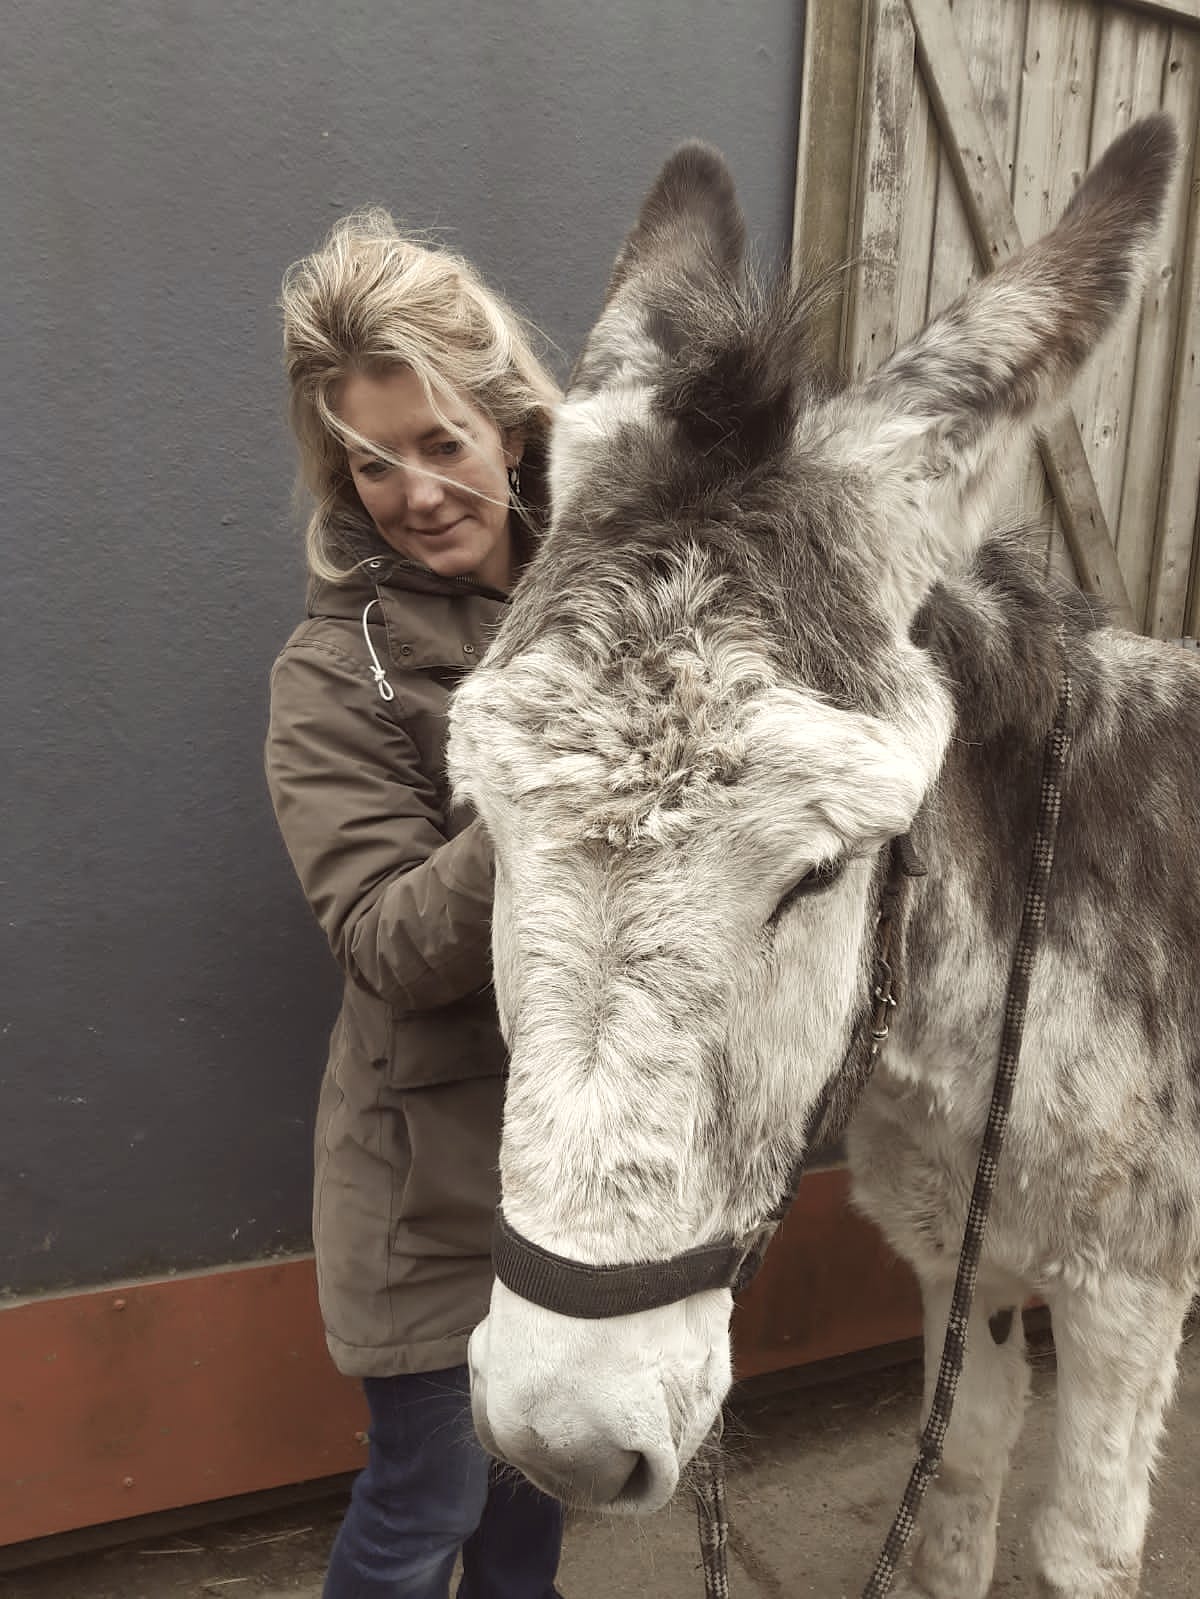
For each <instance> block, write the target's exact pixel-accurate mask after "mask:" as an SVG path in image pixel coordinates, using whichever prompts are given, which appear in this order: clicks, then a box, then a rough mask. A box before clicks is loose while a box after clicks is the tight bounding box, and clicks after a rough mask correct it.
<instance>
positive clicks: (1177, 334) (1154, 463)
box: [1122, 28, 1200, 638]
mask: <svg viewBox="0 0 1200 1599" xmlns="http://www.w3.org/2000/svg"><path fill="white" fill-rule="evenodd" d="M1163 107H1164V109H1166V110H1168V111H1170V112H1172V113H1173V115H1174V117H1175V125H1176V128H1177V129H1178V131H1179V135H1180V146H1181V148H1180V168H1179V176H1178V177H1177V178H1176V180H1175V187H1174V189H1173V191H1172V194H1171V198H1170V211H1169V213H1168V221H1167V232H1166V239H1165V244H1166V249H1165V251H1164V264H1163V266H1162V267H1160V269H1159V271H1158V272H1156V273H1154V274H1153V275H1152V276H1151V282H1150V291H1149V293H1148V295H1147V309H1146V312H1145V313H1144V316H1143V330H1142V338H1141V343H1140V346H1139V350H1138V375H1137V389H1136V394H1137V400H1136V404H1137V416H1138V420H1137V431H1136V434H1135V436H1134V438H1133V439H1132V440H1131V441H1130V452H1129V461H1128V463H1127V464H1126V468H1125V490H1124V500H1126V501H1128V508H1126V506H1125V504H1124V503H1123V505H1122V519H1123V520H1124V519H1125V518H1127V517H1128V518H1132V517H1133V516H1134V515H1142V516H1148V515H1149V511H1148V508H1149V507H1153V506H1155V505H1156V504H1157V514H1156V516H1155V528H1154V552H1153V559H1152V562H1151V569H1150V592H1149V596H1148V600H1147V605H1146V614H1145V626H1146V631H1147V632H1148V633H1150V634H1152V635H1153V636H1154V637H1155V638H1177V637H1178V636H1179V635H1180V634H1181V633H1183V632H1189V633H1195V632H1196V630H1197V627H1198V626H1200V615H1195V614H1194V615H1193V616H1192V617H1191V618H1190V619H1189V617H1188V614H1187V595H1188V577H1189V568H1190V569H1191V570H1192V573H1193V575H1194V574H1195V573H1197V572H1200V528H1198V527H1197V523H1196V512H1197V500H1198V499H1200V134H1198V131H1197V127H1198V124H1200V33H1196V32H1193V31H1191V30H1184V29H1182V28H1177V29H1175V30H1173V32H1172V35H1171V40H1170V46H1169V48H1168V51H1167V70H1166V73H1165V74H1164V78H1163ZM1189 179H1190V181H1189Z"/></svg>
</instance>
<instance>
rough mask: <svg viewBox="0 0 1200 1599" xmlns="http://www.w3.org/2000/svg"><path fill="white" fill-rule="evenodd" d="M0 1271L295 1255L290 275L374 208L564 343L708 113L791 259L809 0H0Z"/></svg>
mask: <svg viewBox="0 0 1200 1599" xmlns="http://www.w3.org/2000/svg"><path fill="white" fill-rule="evenodd" d="M4 10H5V15H4V19H3V32H4V40H5V48H4V52H3V58H2V60H0V149H3V151H4V152H5V160H4V163H3V172H4V179H3V183H4V191H5V192H4V193H3V209H2V211H0V215H3V217H4V227H3V229H2V230H0V294H2V295H3V312H4V319H3V321H4V330H5V332H4V340H5V359H4V361H3V364H2V369H0V415H2V416H3V418H4V422H3V427H2V429H0V435H2V438H0V449H3V452H4V468H5V479H4V480H5V484H6V489H5V496H4V501H5V508H6V512H7V522H8V536H7V539H6V551H5V558H4V571H5V581H4V583H3V585H2V592H3V605H4V614H3V623H2V628H0V640H2V650H3V656H2V659H0V682H2V692H3V695H4V698H5V706H4V718H5V735H4V750H5V755H6V762H5V765H6V768H7V772H6V780H5V782H4V783H3V785H2V799H0V803H2V804H3V806H4V815H3V838H4V842H5V850H4V856H5V861H4V866H3V873H2V892H3V912H4V914H3V917H2V918H0V926H2V933H3V944H2V946H0V974H2V975H0V983H2V985H3V987H2V993H0V1107H2V1111H0V1287H6V1288H7V1289H9V1290H11V1291H16V1292H31V1291H35V1290H39V1289H44V1288H48V1287H57V1286H63V1285H67V1284H74V1283H86V1282H94V1281H100V1280H106V1279H111V1278H113V1277H118V1276H125V1275H134V1274H138V1273H141V1272H158V1271H162V1270H165V1269H170V1268H181V1269H182V1268H186V1267H192V1266H197V1265H202V1264H208V1263H216V1262H222V1261H233V1260H244V1259H247V1258H251V1257H254V1256H257V1255H262V1254H265V1253H269V1252H271V1251H273V1250H277V1249H291V1248H296V1247H304V1246H306V1244H307V1228H308V1174H309V1124H310V1118H311V1115H312V1110H313V1106H314V1102H315V1095H316V1089H317V1083H318V1079H319V1075H320V1070H321V1066H322V1063H323V1059H324V1051H325V1040H326V1036H327V1032H328V1027H329V1023H330V1020H331V1017H332V1013H333V1008H334V1005H335V1001H336V990H337V983H336V980H335V977H334V972H333V967H332V962H331V960H330V958H329V956H328V953H327V951H326V948H325V945H324V943H323V941H322V940H321V938H320V936H319V934H318V933H317V931H316V929H315V926H314V925H313V924H311V922H310V919H309V916H308V912H307V908H306V907H305V906H304V904H303V903H302V901H301V899H300V896H299V892H298V890H297V889H296V887H295V885H294V882H293V880H292V877H291V872H290V867H289V866H288V864H287V862H286V858H285V857H284V855H283V852H282V848H281V846H280V845H279V843H278V841H277V839H276V836H275V832H274V824H273V821H272V817H271V814H270V809H269V806H268V804H267V800H266V795H265V792H264V788H263V783H262V777H261V765H260V748H261V740H262V733H263V726H264V717H265V685H266V676H267V671H268V667H269V664H270V662H271V660H272V658H273V656H274V653H275V651H276V650H277V649H278V647H279V646H280V644H281V643H282V641H283V640H284V638H285V637H286V636H287V634H288V632H289V631H290V629H291V627H292V626H293V625H294V623H295V622H296V621H297V620H299V618H300V615H301V609H302V595H303V574H302V570H301V562H300V556H299V538H298V534H297V531H296V527H295V524H294V520H293V518H292V516H291V513H290V510H289V490H290V480H291V472H292V457H291V451H290V446H289V443H288V440H287V438H286V436H285V433H284V429H283V424H282V421H281V384H280V379H279V358H278V331H277V323H276V315H275V312H274V309H273V300H274V296H275V293H276V289H277V284H278V280H279V277H280V274H281V272H282V270H283V268H284V266H285V265H286V264H287V263H288V262H289V261H290V260H292V259H293V258H294V257H296V256H298V255H300V254H302V253H303V252H304V251H305V250H307V249H309V248H311V247H312V246H313V245H314V244H315V243H316V242H317V240H318V239H319V237H320V236H321V234H322V233H323V232H324V230H325V229H326V228H327V226H328V225H329V223H330V222H331V221H332V220H333V219H334V217H335V216H336V215H338V213H340V212H342V211H344V210H347V209H349V208H350V207H351V206H353V205H357V204H360V203H363V202H367V201H382V202H383V203H385V204H388V205H390V206H391V207H392V208H393V209H395V210H397V211H398V212H400V214H401V215H403V216H404V217H405V218H406V219H407V220H408V221H409V222H411V223H412V224H414V225H421V226H430V225H431V226H433V227H435V228H436V229H438V230H440V232H441V233H442V234H443V235H444V236H445V237H446V238H448V239H450V240H452V241H453V242H454V243H455V245H457V246H458V247H459V248H460V249H462V250H463V251H465V252H466V253H467V254H468V255H470V256H471V257H473V258H475V259H476V260H477V261H478V262H479V263H480V264H481V265H482V266H483V268H484V269H485V271H486V272H487V273H488V274H489V275H490V276H491V277H492V278H493V279H494V280H495V281H496V282H497V283H498V284H500V285H501V286H503V287H504V288H505V289H506V290H507V291H508V292H509V293H510V294H511V295H512V296H513V297H514V298H515V299H516V300H517V301H518V302H520V303H521V304H522V305H523V306H524V307H525V308H526V309H527V310H528V311H529V312H530V314H531V315H533V317H534V318H535V319H536V320H537V321H539V322H540V323H541V324H542V325H543V326H544V327H545V329H546V330H547V331H548V332H549V334H550V335H551V336H552V337H553V339H554V340H555V341H556V342H557V344H558V346H559V347H560V350H561V352H562V355H561V362H560V370H561V369H562V368H564V367H565V364H566V362H567V361H568V359H569V358H570V356H571V355H573V354H574V352H575V349H576V347H577V345H578V342H579V340H580V338H581V336H582V334H583V333H584V332H585V331H586V328H587V326H588V325H589V322H590V319H591V317H592V314H593V312H594V310H595V308H596V306H597V304H598V301H599V297H600V294H601V290H602V287H603V283H604V279H605V275H606V271H607V267H608V264H609V262H610V260H611V258H612V255H613V252H614V251H615V249H616V247H617V245H618V244H619V242H620V239H621V236H622V233H623V231H624V229H625V227H626V225H627V223H628V221H629V220H630V219H631V217H632V214H633V211H634V209H635V207H636V204H637V201H638V199H639V197H640V194H641V192H642V190H643V188H644V186H645V184H646V183H647V182H648V180H649V178H650V177H651V176H652V174H653V172H654V170H655V168H656V166H657V164H658V162H659V161H660V160H661V159H662V157H663V156H664V155H665V153H666V152H667V150H668V149H669V148H670V147H671V145H672V144H673V143H675V142H676V141H677V140H679V139H680V138H683V137H686V136H689V135H693V134H697V135H700V136H702V137H704V138H707V139H709V140H711V141H712V142H714V143H715V144H717V145H718V146H720V147H721V148H723V149H724V151H725V152H726V154H727V155H728V156H729V157H730V159H731V160H732V162H733V164H734V167H735V171H736V172H737V173H738V174H739V177H740V182H741V187H742V195H743V200H744V203H745V206H746V210H747V213H748V216H749V219H750V223H751V228H752V231H755V232H757V233H758V235H759V237H760V239H761V240H762V242H763V245H764V247H765V250H764V254H765V258H766V259H768V260H769V259H772V258H778V256H779V255H780V254H781V252H782V250H783V248H784V247H785V245H786V238H787V231H788V219H789V215H790V204H791V189H792V178H793V172H794V167H795V129H796V121H797V112H798V106H797V93H798V85H799V59H800V44H801V38H800V28H801V13H800V10H799V7H798V6H797V5H796V4H795V0H657V3H654V0H606V3H605V4H603V5H597V4H595V3H594V0H532V3H525V4H521V3H518V0H512V3H509V4H505V3H492V4H479V3H476V4H472V3H470V0H405V3H404V4H394V3H393V4H389V5H383V4H375V5H372V4H368V3H365V0H223V3H221V4H219V5H217V4H213V3H211V0H175V3H151V0H107V3H103V4H97V3H96V0H56V3H55V4H54V5H52V6H50V5H25V6H17V5H15V4H12V5H8V6H6V7H5V8H4Z"/></svg>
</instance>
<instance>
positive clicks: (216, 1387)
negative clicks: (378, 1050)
mask: <svg viewBox="0 0 1200 1599" xmlns="http://www.w3.org/2000/svg"><path fill="white" fill-rule="evenodd" d="M846 1188H847V1179H846V1174H845V1173H844V1172H843V1171H839V1170H830V1171H818V1172H814V1173H813V1174H812V1175H811V1176H809V1177H808V1178H806V1179H805V1181H804V1182H803V1183H802V1184H801V1188H800V1194H799V1197H798V1199H797V1201H796V1205H795V1207H794V1208H793V1211H792V1214H791V1215H790V1216H789V1217H788V1220H787V1221H786V1222H785V1224H784V1226H783V1227H782V1228H781V1229H780V1232H779V1234H778V1236H777V1237H776V1239H775V1242H774V1243H773V1244H772V1246H771V1250H770V1253H769V1255H768V1257H767V1262H766V1264H765V1265H764V1267H763V1270H762V1272H761V1273H760V1275H759V1277H758V1279H757V1281H756V1282H755V1283H754V1284H753V1285H752V1287H751V1288H750V1289H749V1290H748V1291H747V1293H746V1294H745V1295H744V1296H743V1300H742V1302H741V1303H740V1304H739V1305H738V1308H737V1311H736V1313H735V1320H734V1338H735V1348H736V1351H737V1369H738V1371H739V1374H740V1375H743V1376H751V1375H755V1374H758V1373H762V1372H767V1371H777V1370H779V1369H781V1368H783V1367H787V1366H794V1365H801V1364H804V1363H805V1362H808V1361H814V1360H822V1359H826V1358H828V1357H829V1356H831V1355H840V1354H846V1353H848V1352H850V1351H852V1350H857V1349H864V1348H870V1347H873V1346H876V1345H879V1344H884V1343H890V1342H894V1341H896V1340H899V1339H904V1338H909V1337H912V1336H913V1335H914V1333H915V1332H917V1331H918V1330H919V1312H918V1309H917V1298H916V1289H915V1286H914V1284H913V1282H912V1279H911V1277H910V1276H909V1275H908V1274H907V1272H906V1271H905V1270H904V1269H903V1268H901V1267H900V1266H898V1265H897V1263H896V1262H895V1261H894V1259H893V1258H892V1257H891V1256H890V1255H889V1254H888V1253H887V1251H886V1250H885V1248H884V1246H883V1244H882V1243H881V1241H880V1240H879V1238H878V1235H877V1234H876V1233H875V1232H874V1231H873V1229H872V1228H870V1227H869V1226H868V1224H867V1223H865V1222H863V1221H861V1220H859V1219H857V1218H856V1217H854V1216H852V1215H850V1214H849V1212H848V1211H847V1209H846V1197H845V1196H846ZM365 1424H366V1414H365V1408H364V1405H363V1401H362V1397H361V1393H360V1390H359V1387H358V1385H357V1383H354V1382H351V1381H349V1380H348V1379H346V1378H344V1377H340V1376H338V1374H337V1373H336V1372H335V1371H334V1369H333V1366H332V1365H331V1364H330V1360H329V1356H328V1354H327V1353H326V1349H325V1340H324V1334H323V1332H322V1328H321V1321H320V1316H319V1314H318V1311H317V1302H316V1284H315V1280H314V1273H313V1265H312V1260H311V1258H309V1257H303V1258H297V1259H292V1260H287V1261H278V1262H271V1263H269V1264H265V1263H264V1264H255V1265H250V1266H244V1267H236V1268H233V1269H230V1270H225V1271H209V1272H197V1273H194V1274H192V1275H189V1276H179V1277H171V1278H166V1279H161V1280H156V1281H151V1282H138V1283H132V1284H129V1285H126V1286H114V1287H112V1288H106V1289H100V1290H93V1291H90V1292H86V1293H72V1294H54V1295H47V1296H45V1297H43V1298H39V1299H33V1300H29V1301H26V1302H23V1303H18V1304H15V1305H11V1306H9V1307H8V1308H6V1309H3V1310H0V1544H10V1543H21V1542H24V1541H26V1540H28V1539H31V1538H41V1537H45V1536H47V1535H49V1534H52V1533H57V1532H64V1531H67V1530H69V1529H73V1528H77V1527H88V1526H94V1525H96V1524H98V1523H101V1522H109V1521H119V1520H121V1519H123V1518H124V1517H127V1516H139V1515H145V1514H147V1513H150V1512H153V1511H160V1510H167V1509H173V1508H175V1507H176V1506H179V1505H192V1504H201V1503H203V1502H205V1501H206V1500H210V1499H225V1498H229V1497H231V1496H233V1495H236V1494H243V1493H253V1492H256V1491H258V1490H261V1489H264V1488H274V1487H279V1486H281V1485H283V1484H285V1483H294V1482H306V1481H310V1480H312V1479H314V1478H319V1477H325V1476H331V1475H333V1474H335V1473H337V1472H343V1471H347V1470H352V1469H354V1468H355V1467H357V1466H359V1465H360V1464H361V1463H362V1460H363V1437H362V1428H363V1427H364V1426H365Z"/></svg>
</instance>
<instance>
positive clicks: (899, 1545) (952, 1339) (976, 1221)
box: [862, 638, 1071, 1599]
mask: <svg viewBox="0 0 1200 1599" xmlns="http://www.w3.org/2000/svg"><path fill="white" fill-rule="evenodd" d="M1059 647H1060V651H1061V649H1062V641H1061V638H1060V645H1059ZM1060 673H1061V686H1060V690H1059V699H1058V714H1057V716H1056V717H1055V721H1054V726H1053V728H1052V729H1051V730H1050V733H1049V735H1048V737H1047V739H1046V750H1045V756H1044V759H1043V765H1042V788H1041V795H1040V799H1039V804H1038V820H1037V832H1036V834H1035V836H1034V841H1033V857H1032V860H1031V861H1030V866H1029V880H1028V883H1027V884H1026V888H1025V903H1024V907H1023V909H1022V912H1021V931H1020V935H1019V937H1018V939H1017V947H1016V951H1015V953H1014V955H1013V964H1012V971H1011V973H1010V975H1009V980H1008V997H1007V999H1006V1001H1005V1006H1004V1030H1003V1033H1002V1035H1001V1040H1000V1062H999V1065H998V1066H997V1068H996V1083H995V1087H994V1088H993V1090H992V1103H991V1108H990V1110H989V1111H988V1119H987V1126H986V1127H985V1129H984V1134H983V1145H982V1148H981V1149H980V1152H979V1165H978V1168H977V1169H976V1172H975V1187H974V1189H973V1191H972V1193H971V1207H970V1210H969V1211H968V1212H967V1224H966V1228H965V1229H964V1231H963V1242H962V1249H961V1251H960V1253H959V1257H958V1275H957V1277H956V1278H955V1282H954V1297H953V1300H952V1301H951V1305H950V1320H949V1324H948V1325H947V1328H946V1341H945V1343H944V1344H943V1346H942V1363H941V1367H940V1368H939V1370H938V1379H937V1386H936V1388H935V1389H934V1395H933V1404H932V1406H931V1407H930V1411H929V1420H928V1421H927V1422H926V1423H925V1430H924V1432H923V1433H922V1434H921V1443H920V1448H919V1450H918V1453H917V1461H916V1464H915V1465H914V1467H913V1469H912V1475H911V1476H910V1477H909V1479H908V1487H907V1488H906V1489H905V1492H904V1498H903V1500H902V1501H901V1504H900V1509H899V1510H898V1511H897V1513H896V1519H895V1521H894V1522H893V1523H892V1530H891V1531H890V1532H889V1533H888V1536H887V1542H886V1543H885V1544H884V1546H883V1553H882V1554H881V1555H880V1557H879V1561H878V1564H877V1565H876V1567H875V1570H874V1572H873V1573H872V1575H871V1579H870V1581H869V1582H868V1583H867V1586H866V1587H865V1588H864V1589H863V1595H862V1599H884V1596H885V1595H886V1594H887V1593H889V1592H890V1590H891V1586H892V1582H893V1579H894V1578H895V1575H896V1567H897V1565H898V1564H899V1561H900V1558H901V1556H902V1555H903V1553H904V1548H905V1545H906V1544H907V1543H908V1540H909V1537H910V1535H911V1534H912V1530H913V1527H914V1526H915V1524H916V1519H917V1512H918V1511H919V1509H920V1505H921V1500H922V1499H923V1498H924V1495H925V1490H926V1488H927V1487H928V1486H929V1484H930V1482H931V1481H932V1480H933V1478H934V1476H935V1475H936V1473H937V1469H938V1467H939V1466H940V1464H941V1460H942V1446H943V1444H944V1443H945V1440H946V1432H947V1429H948V1428H949V1426H950V1416H951V1413H952V1411H953V1409H954V1395H955V1392H956V1390H957V1388H958V1379H959V1377H960V1376H961V1375H962V1368H963V1358H964V1356H965V1354H966V1348H967V1318H968V1317H969V1316H970V1313H971V1302H972V1300H973V1298H974V1296H975V1282H976V1279H977V1277H978V1275H979V1255H980V1251H981V1249H982V1247H983V1233H984V1228H985V1227H986V1226H987V1218H988V1211H989V1209H990V1208H991V1203H992V1194H993V1193H994V1191H995V1187H996V1174H997V1172H998V1170H999V1164H1000V1152H1001V1150H1002V1148H1003V1145H1004V1134H1005V1131H1006V1130H1007V1126H1008V1113H1009V1108H1010V1106H1011V1105H1012V1096H1013V1086H1014V1084H1015V1083H1016V1079H1017V1067H1018V1064H1019V1063H1020V1058H1021V1038H1022V1034H1023V1032H1024V1028H1025V1007H1026V1005H1027V1003H1028V1000H1029V985H1030V981H1031V979H1032V977H1033V969H1034V965H1035V964H1036V961H1037V956H1038V950H1039V948H1040V946H1041V941H1042V932H1043V930H1044V928H1045V925H1046V902H1047V898H1048V895H1049V890H1050V873H1051V870H1052V868H1053V866H1054V846H1055V842H1056V840H1057V837H1058V820H1059V815H1060V813H1061V810H1062V778H1063V770H1064V767H1065V764H1066V758H1067V751H1068V749H1069V747H1070V743H1071V735H1070V731H1069V727H1068V723H1069V720H1070V710H1071V674H1070V671H1069V669H1068V667H1067V664H1066V657H1065V655H1061V654H1060Z"/></svg>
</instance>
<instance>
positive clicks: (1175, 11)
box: [1120, 0, 1200, 23]
mask: <svg viewBox="0 0 1200 1599" xmlns="http://www.w3.org/2000/svg"><path fill="white" fill-rule="evenodd" d="M1120 3H1121V5H1122V6H1124V7H1126V8H1127V9H1128V10H1130V11H1145V12H1148V13H1149V14H1150V15H1151V16H1156V17H1161V18H1162V19H1163V20H1164V21H1166V22H1196V23H1200V0H1120Z"/></svg>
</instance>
